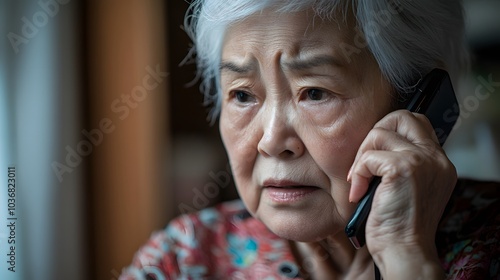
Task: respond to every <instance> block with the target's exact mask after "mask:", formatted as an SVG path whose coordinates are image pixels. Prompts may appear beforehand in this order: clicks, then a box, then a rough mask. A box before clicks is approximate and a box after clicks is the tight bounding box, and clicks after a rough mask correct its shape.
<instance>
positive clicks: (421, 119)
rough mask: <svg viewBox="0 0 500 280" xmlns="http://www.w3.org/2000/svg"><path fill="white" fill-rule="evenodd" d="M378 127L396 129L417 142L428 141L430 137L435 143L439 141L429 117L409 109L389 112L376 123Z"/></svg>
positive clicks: (411, 140)
mask: <svg viewBox="0 0 500 280" xmlns="http://www.w3.org/2000/svg"><path fill="white" fill-rule="evenodd" d="M378 127H382V128H385V129H387V130H392V131H395V132H397V133H398V134H400V135H402V136H403V137H404V138H406V139H408V140H409V141H410V142H412V143H415V144H418V143H421V142H422V141H428V140H429V139H431V140H432V141H433V142H435V143H439V141H438V139H437V136H436V133H435V132H434V128H433V127H432V125H431V123H430V121H429V120H428V119H427V117H426V116H424V115H422V114H418V113H412V112H410V111H408V110H398V111H394V112H391V113H389V114H388V115H387V116H385V117H384V118H382V119H381V120H380V121H379V122H377V123H376V124H375V126H374V128H378Z"/></svg>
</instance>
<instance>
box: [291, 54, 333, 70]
mask: <svg viewBox="0 0 500 280" xmlns="http://www.w3.org/2000/svg"><path fill="white" fill-rule="evenodd" d="M324 65H330V66H342V63H340V61H339V60H338V59H337V58H335V57H333V56H330V55H320V56H314V57H311V58H305V59H302V60H300V59H296V60H292V61H286V62H283V66H285V67H286V68H288V69H291V70H295V71H303V70H308V69H311V68H315V67H319V66H324Z"/></svg>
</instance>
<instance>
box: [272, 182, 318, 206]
mask: <svg viewBox="0 0 500 280" xmlns="http://www.w3.org/2000/svg"><path fill="white" fill-rule="evenodd" d="M318 189H319V188H318V187H313V186H279V187H278V186H266V187H264V190H265V193H266V194H267V195H268V196H269V198H270V199H271V200H272V201H273V202H278V203H290V202H296V201H299V200H301V199H303V198H304V197H306V196H307V195H309V194H311V193H313V192H314V191H317V190H318Z"/></svg>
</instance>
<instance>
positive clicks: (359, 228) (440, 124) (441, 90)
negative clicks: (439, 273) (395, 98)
mask: <svg viewBox="0 0 500 280" xmlns="http://www.w3.org/2000/svg"><path fill="white" fill-rule="evenodd" d="M406 109H408V110H409V111H411V112H416V113H421V114H424V115H425V116H426V117H427V118H428V119H429V121H430V123H431V124H432V127H433V128H434V131H435V132H436V136H437V137H438V139H439V144H440V145H441V146H442V145H443V144H444V142H445V141H446V138H447V137H448V135H449V134H450V132H451V130H452V128H453V126H454V125H455V123H456V121H457V119H458V116H459V114H460V110H459V106H458V102H457V98H456V96H455V92H454V91H453V86H452V84H451V80H450V76H449V75H448V73H447V72H446V71H444V70H442V69H437V68H436V69H434V70H432V71H431V72H430V73H429V74H427V75H426V76H425V77H424V78H423V79H422V80H421V81H420V82H419V83H418V84H417V86H416V90H415V92H414V95H413V97H412V98H411V100H410V102H408V104H407V106H406ZM381 180H382V178H381V177H374V178H373V179H372V181H371V182H370V184H369V186H368V190H367V192H366V194H365V195H364V196H363V198H362V199H361V200H360V202H359V203H358V206H357V208H356V210H355V211H354V214H353V215H352V218H351V219H350V220H349V223H347V226H346V227H345V233H346V234H347V237H349V240H351V243H352V244H353V245H354V247H355V248H356V249H359V248H361V247H363V246H364V245H365V226H366V221H367V219H368V215H369V214H370V210H371V205H372V201H373V196H374V195H375V190H376V189H377V186H378V185H379V184H380V181H381Z"/></svg>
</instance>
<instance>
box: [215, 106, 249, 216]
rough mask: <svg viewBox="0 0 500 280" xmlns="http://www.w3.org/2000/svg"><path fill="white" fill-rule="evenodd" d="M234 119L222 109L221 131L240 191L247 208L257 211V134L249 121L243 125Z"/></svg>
mask: <svg viewBox="0 0 500 280" xmlns="http://www.w3.org/2000/svg"><path fill="white" fill-rule="evenodd" d="M233 120H234V118H231V117H230V116H229V115H228V114H227V112H225V111H224V110H222V112H221V116H220V124H219V131H220V134H221V138H222V141H223V143H224V147H225V149H226V152H227V154H228V157H229V161H230V165H231V170H232V173H233V178H234V180H235V183H236V188H237V190H238V193H239V195H240V197H241V199H242V200H243V202H244V203H245V205H246V207H247V209H248V210H249V211H250V212H251V213H255V211H256V209H257V206H258V198H259V193H258V189H257V187H256V184H255V183H254V182H253V180H252V171H253V167H254V165H255V160H256V157H257V144H258V141H257V135H256V133H255V131H253V130H252V127H251V124H249V123H247V126H243V125H241V123H240V122H234V121H233ZM252 131H253V133H252Z"/></svg>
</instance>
